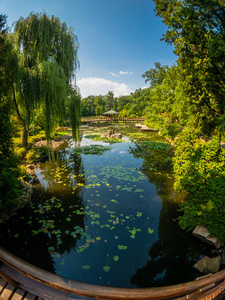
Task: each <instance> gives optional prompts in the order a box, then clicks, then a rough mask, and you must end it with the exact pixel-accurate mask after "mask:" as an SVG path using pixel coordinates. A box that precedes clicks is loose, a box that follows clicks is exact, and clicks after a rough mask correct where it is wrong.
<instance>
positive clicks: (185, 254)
mask: <svg viewBox="0 0 225 300" xmlns="http://www.w3.org/2000/svg"><path fill="white" fill-rule="evenodd" d="M171 151H172V150H171V149H168V150H165V149H164V150H160V149H155V150H154V149H149V148H148V147H146V146H145V145H143V144H142V143H140V142H136V143H135V147H131V149H130V153H132V154H133V155H134V157H136V158H142V159H143V162H142V166H141V170H142V171H143V173H144V174H146V176H147V177H148V179H149V181H150V182H151V183H154V184H155V186H156V189H157V193H158V195H159V196H160V198H161V200H162V209H161V212H160V216H159V226H158V237H159V238H158V240H157V241H156V242H155V243H154V244H153V245H152V246H151V248H150V249H149V260H148V261H147V263H146V265H145V266H143V267H142V268H138V269H137V270H136V274H135V275H133V276H132V278H131V281H130V282H131V283H132V284H133V285H136V286H137V287H154V286H155V287H157V286H165V285H171V284H174V282H176V283H182V282H187V281H191V280H193V278H195V277H197V276H198V275H199V274H198V273H197V272H196V271H195V270H194V269H193V265H194V264H195V262H196V261H197V260H198V259H199V258H200V256H201V255H203V254H204V255H209V252H210V249H208V248H207V247H206V246H205V245H204V244H201V245H199V244H200V242H199V241H198V240H197V239H194V238H193V237H192V236H191V234H187V233H186V234H184V232H183V231H182V230H181V229H180V227H179V225H178V223H177V218H178V216H179V212H178V211H177V203H179V201H181V200H182V199H183V197H184V195H178V194H177V193H176V192H175V191H174V189H173V183H174V182H173V178H172V175H171V171H172V164H171V159H170V157H172V152H171ZM199 246H200V247H201V249H200V247H199Z"/></svg>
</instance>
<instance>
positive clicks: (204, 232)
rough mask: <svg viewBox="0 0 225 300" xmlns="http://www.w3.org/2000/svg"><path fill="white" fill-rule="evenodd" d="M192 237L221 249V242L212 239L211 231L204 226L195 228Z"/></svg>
mask: <svg viewBox="0 0 225 300" xmlns="http://www.w3.org/2000/svg"><path fill="white" fill-rule="evenodd" d="M192 235H194V236H195V237H197V238H199V239H200V240H202V241H203V242H205V243H207V244H209V245H211V246H213V247H215V248H217V249H219V248H220V247H221V243H220V241H219V240H218V239H217V237H211V236H210V234H209V231H208V229H207V228H205V227H204V226H201V225H198V226H196V227H195V229H194V230H193V232H192Z"/></svg>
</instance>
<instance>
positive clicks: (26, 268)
mask: <svg viewBox="0 0 225 300" xmlns="http://www.w3.org/2000/svg"><path fill="white" fill-rule="evenodd" d="M0 261H2V263H3V267H1V268H0V274H2V273H3V274H4V272H5V274H6V276H8V277H9V276H10V272H8V275H7V266H8V267H9V268H11V269H13V270H15V271H16V272H19V273H20V274H21V276H22V275H23V276H25V277H27V278H29V279H32V280H33V281H35V282H36V285H37V286H38V288H37V291H36V293H37V295H38V296H42V297H43V298H44V299H54V300H56V299H85V298H84V297H88V299H90V298H91V299H109V300H114V299H116V300H119V299H126V300H131V299H135V300H138V299H141V300H144V299H180V300H184V299H196V300H197V299H207V300H209V299H222V298H219V297H220V296H219V295H222V293H223V291H224V290H225V282H224V278H225V270H223V271H220V272H218V273H216V274H213V275H207V276H203V277H200V278H199V279H197V280H194V281H191V282H187V283H182V284H176V285H171V286H165V287H156V288H134V289H129V288H114V287H104V286H99V285H93V284H88V283H83V282H78V281H74V280H71V279H67V278H64V277H60V276H57V275H55V274H52V273H49V272H47V271H44V270H42V269H40V268H37V267H35V266H33V265H31V264H29V263H27V262H25V261H23V260H21V259H19V258H17V257H15V256H14V255H12V254H10V253H9V252H7V251H6V250H4V249H2V248H0ZM4 265H5V266H6V267H5V270H6V271H4ZM11 273H12V274H13V272H11ZM21 276H19V275H14V277H16V278H14V280H15V279H16V280H18V281H19V280H20V278H22V277H21ZM177 276H179V274H177ZM40 284H42V285H43V286H45V288H44V289H43V291H41V287H40ZM23 285H24V283H23ZM27 285H30V286H32V289H33V290H32V291H34V290H35V284H34V283H32V284H30V283H29V281H28V284H27ZM46 287H47V288H46ZM27 288H28V289H29V288H30V287H29V286H28V287H27ZM48 288H49V289H51V290H52V289H55V290H58V291H59V292H58V294H57V293H56V294H55V295H58V297H57V296H51V295H52V294H51V293H52V292H49V293H48ZM61 292H64V294H63V295H64V296H65V295H67V296H66V298H65V297H64V296H62V294H61ZM74 295H80V296H81V298H79V297H78V298H75V297H76V296H74ZM216 295H217V296H216ZM54 297H55V298H54ZM215 297H217V298H215ZM86 299H87V298H86Z"/></svg>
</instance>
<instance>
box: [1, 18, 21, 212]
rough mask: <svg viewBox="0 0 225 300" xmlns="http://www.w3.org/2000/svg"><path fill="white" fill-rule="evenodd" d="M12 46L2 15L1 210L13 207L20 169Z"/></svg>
mask: <svg viewBox="0 0 225 300" xmlns="http://www.w3.org/2000/svg"><path fill="white" fill-rule="evenodd" d="M11 51H12V47H11V44H10V43H9V42H8V40H7V30H6V17H5V16H4V15H0V53H1V56H0V128H1V130H0V210H5V209H8V208H9V207H11V206H12V205H13V204H15V203H14V200H15V197H16V196H17V195H18V179H17V177H18V170H17V162H16V159H15V156H14V153H13V142H12V137H13V127H12V123H11V121H10V113H11V104H10V101H9V98H8V97H7V96H8V93H9V84H8V83H9V81H10V80H11V77H10V73H9V72H7V70H8V65H7V62H8V58H9V56H10V54H11Z"/></svg>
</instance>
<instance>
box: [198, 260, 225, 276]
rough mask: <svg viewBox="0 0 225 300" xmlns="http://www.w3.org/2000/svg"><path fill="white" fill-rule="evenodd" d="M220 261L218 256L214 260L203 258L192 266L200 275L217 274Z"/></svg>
mask: <svg viewBox="0 0 225 300" xmlns="http://www.w3.org/2000/svg"><path fill="white" fill-rule="evenodd" d="M220 261H221V257H220V256H217V257H214V258H211V257H208V256H204V257H203V258H202V259H201V260H199V261H198V262H197V263H196V264H195V265H194V268H195V269H196V270H197V271H199V272H200V273H205V274H209V273H217V272H218V271H219V268H220Z"/></svg>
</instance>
